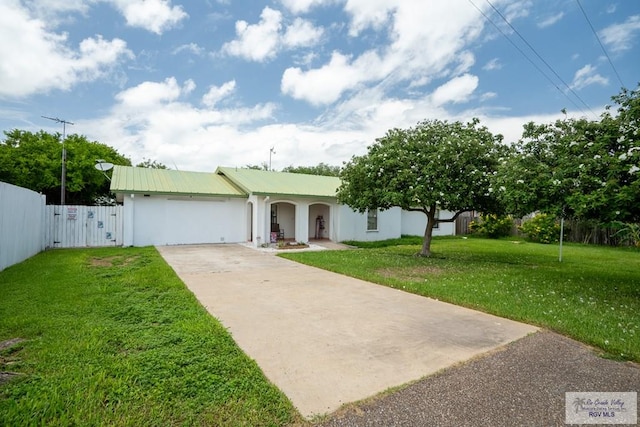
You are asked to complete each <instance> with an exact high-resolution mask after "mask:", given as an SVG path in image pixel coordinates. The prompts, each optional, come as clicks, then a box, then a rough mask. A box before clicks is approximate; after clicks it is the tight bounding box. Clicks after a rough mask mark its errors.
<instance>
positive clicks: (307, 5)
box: [281, 0, 336, 15]
mask: <svg viewBox="0 0 640 427" xmlns="http://www.w3.org/2000/svg"><path fill="white" fill-rule="evenodd" d="M335 2H336V0H281V3H282V5H283V6H284V7H286V8H287V9H289V10H290V11H291V12H292V13H294V14H296V15H298V14H300V13H306V12H308V11H309V10H311V9H312V8H313V7H316V6H321V5H326V4H331V3H335Z"/></svg>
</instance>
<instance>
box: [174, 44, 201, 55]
mask: <svg viewBox="0 0 640 427" xmlns="http://www.w3.org/2000/svg"><path fill="white" fill-rule="evenodd" d="M181 52H191V53H193V54H194V55H198V56H199V55H202V54H203V53H204V49H203V48H201V47H200V46H198V44H197V43H189V44H183V45H181V46H178V47H177V48H175V49H173V51H172V52H171V53H172V54H174V55H177V54H178V53H181Z"/></svg>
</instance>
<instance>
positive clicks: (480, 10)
mask: <svg viewBox="0 0 640 427" xmlns="http://www.w3.org/2000/svg"><path fill="white" fill-rule="evenodd" d="M469 3H471V5H472V6H473V7H475V8H476V10H477V11H478V12H480V14H482V16H484V18H485V19H486V20H487V21H489V22H490V23H491V25H493V26H494V27H495V28H496V30H498V32H500V34H502V35H503V36H504V38H505V39H507V41H508V42H509V43H511V45H512V46H513V47H514V48H516V50H517V51H518V52H520V53H521V54H522V56H524V58H525V59H526V60H527V61H529V63H530V64H531V65H533V67H534V68H535V69H536V70H538V72H540V74H542V75H543V76H544V77H545V78H546V79H547V80H548V81H549V83H551V85H552V86H553V87H555V88H556V89H557V90H558V92H560V93H561V94H562V95H563V96H564V97H565V98H567V99H568V100H569V102H571V103H572V104H573V105H574V107H576V108H577V109H578V110H580V111H582V112H583V113H584V112H585V111H584V110H583V109H582V108H580V106H579V105H578V104H576V102H575V101H574V100H573V99H571V98H570V97H569V96H567V94H566V92H565V91H563V90H562V89H560V87H558V85H557V84H556V82H554V81H553V79H551V77H549V75H548V74H547V73H545V72H544V71H543V70H542V68H540V67H539V66H538V64H536V63H535V62H534V61H533V60H532V59H531V58H530V57H529V55H527V54H526V53H525V52H524V51H523V50H522V49H520V46H518V45H517V44H515V43H514V41H513V40H511V39H510V38H509V36H507V35H506V34H505V32H504V31H502V29H501V28H500V27H499V26H498V25H497V24H496V23H495V22H493V20H492V19H491V18H489V17H488V16H487V14H486V13H484V12H483V11H482V9H480V8H479V7H478V6H477V5H476V4H475V3H474V2H473V0H469Z"/></svg>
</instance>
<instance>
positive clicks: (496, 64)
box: [482, 58, 502, 71]
mask: <svg viewBox="0 0 640 427" xmlns="http://www.w3.org/2000/svg"><path fill="white" fill-rule="evenodd" d="M501 68H502V64H501V63H500V60H499V59H498V58H493V59H492V60H490V61H489V62H487V63H486V64H484V65H483V66H482V69H483V70H486V71H493V70H499V69H501Z"/></svg>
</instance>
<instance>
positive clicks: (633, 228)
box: [613, 222, 640, 248]
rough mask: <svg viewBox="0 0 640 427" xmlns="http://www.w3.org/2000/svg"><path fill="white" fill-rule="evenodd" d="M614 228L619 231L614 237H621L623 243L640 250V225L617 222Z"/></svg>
mask: <svg viewBox="0 0 640 427" xmlns="http://www.w3.org/2000/svg"><path fill="white" fill-rule="evenodd" d="M613 226H614V227H615V228H617V229H618V231H617V232H616V233H615V234H614V235H613V236H614V237H620V240H621V241H622V242H623V243H626V244H628V245H630V246H635V247H636V248H640V224H629V223H623V222H617V223H614V224H613Z"/></svg>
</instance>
